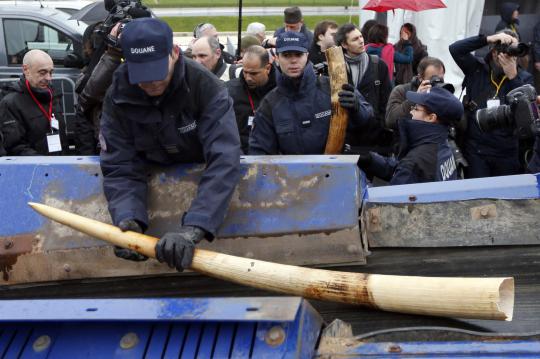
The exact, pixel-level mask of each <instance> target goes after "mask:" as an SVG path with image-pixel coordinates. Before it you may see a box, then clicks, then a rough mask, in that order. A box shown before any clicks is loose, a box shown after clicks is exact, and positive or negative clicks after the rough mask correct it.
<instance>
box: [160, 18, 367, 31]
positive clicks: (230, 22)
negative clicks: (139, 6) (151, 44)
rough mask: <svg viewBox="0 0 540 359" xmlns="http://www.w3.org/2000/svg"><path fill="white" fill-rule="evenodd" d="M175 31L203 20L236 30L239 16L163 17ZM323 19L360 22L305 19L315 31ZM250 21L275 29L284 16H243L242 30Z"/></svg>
mask: <svg viewBox="0 0 540 359" xmlns="http://www.w3.org/2000/svg"><path fill="white" fill-rule="evenodd" d="M162 19H163V20H164V21H166V22H167V23H168V24H169V26H170V27H171V28H172V29H173V31H174V32H192V31H193V28H195V26H197V24H200V23H201V22H209V23H212V24H213V25H214V26H215V27H216V28H217V29H218V30H219V31H236V30H237V27H238V17H234V16H195V17H163V18H162ZM321 20H334V21H335V22H337V23H338V24H344V23H346V22H349V21H351V20H352V22H353V23H355V24H358V16H353V17H352V19H349V16H306V17H305V18H304V21H305V23H306V25H307V27H308V28H309V29H310V30H312V31H313V28H314V27H315V24H316V23H318V22H319V21H321ZM250 22H262V23H263V24H265V25H266V30H267V31H273V30H275V29H277V28H279V27H281V26H283V16H242V30H243V31H245V29H246V26H247V25H248V24H249V23H250Z"/></svg>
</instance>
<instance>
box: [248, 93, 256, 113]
mask: <svg viewBox="0 0 540 359" xmlns="http://www.w3.org/2000/svg"><path fill="white" fill-rule="evenodd" d="M247 94H248V100H249V105H250V106H251V111H252V112H253V114H254V115H255V106H254V105H253V99H252V98H251V94H250V93H249V90H248V91H247Z"/></svg>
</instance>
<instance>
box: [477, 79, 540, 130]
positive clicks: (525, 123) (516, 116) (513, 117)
mask: <svg viewBox="0 0 540 359" xmlns="http://www.w3.org/2000/svg"><path fill="white" fill-rule="evenodd" d="M506 103H507V104H506V105H500V106H497V107H491V108H483V109H481V110H478V111H477V112H476V123H477V124H478V126H479V127H480V129H481V130H482V131H483V132H489V131H493V130H494V129H497V128H509V127H515V128H516V129H517V131H518V134H519V136H520V137H521V138H529V137H532V135H533V130H532V126H533V125H535V124H536V125H538V123H539V122H540V118H539V116H538V106H537V105H536V90H535V89H534V87H533V86H531V85H523V86H520V87H518V88H516V89H514V90H512V91H510V92H509V93H508V94H507V95H506Z"/></svg>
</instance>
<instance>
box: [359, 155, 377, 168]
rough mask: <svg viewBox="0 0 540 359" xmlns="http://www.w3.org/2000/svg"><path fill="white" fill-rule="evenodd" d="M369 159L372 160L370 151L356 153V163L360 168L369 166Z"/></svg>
mask: <svg viewBox="0 0 540 359" xmlns="http://www.w3.org/2000/svg"><path fill="white" fill-rule="evenodd" d="M371 161H373V157H372V156H371V152H365V153H360V154H358V162H356V163H357V165H358V167H360V168H366V167H369V165H370V164H371Z"/></svg>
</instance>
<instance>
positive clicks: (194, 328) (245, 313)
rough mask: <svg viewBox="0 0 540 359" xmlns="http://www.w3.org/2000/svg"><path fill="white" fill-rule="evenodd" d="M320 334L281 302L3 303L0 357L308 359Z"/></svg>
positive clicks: (307, 310) (308, 313) (303, 313)
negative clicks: (162, 309) (197, 308)
mask: <svg viewBox="0 0 540 359" xmlns="http://www.w3.org/2000/svg"><path fill="white" fill-rule="evenodd" d="M198 305H203V306H204V308H203V310H200V311H197V310H195V311H194V308H195V307H197V306H198ZM257 305H258V306H259V309H260V312H259V314H258V315H257V314H253V313H256V311H255V310H254V308H256V306H257ZM159 307H165V308H168V309H167V310H166V315H164V314H163V312H161V311H160V310H159V309H158V308H159ZM89 308H94V309H95V310H90V311H88V309H89ZM321 326H322V319H321V317H320V316H319V315H318V314H317V313H316V312H315V310H314V309H313V308H312V307H311V305H310V304H309V303H308V302H307V301H305V300H302V299H300V298H288V297H279V298H235V299H223V298H212V299H207V298H200V299H128V300H127V299H113V300H102V301H96V300H43V301H6V302H2V303H1V304H0V357H1V358H70V359H71V358H180V357H181V358H311V357H312V356H313V355H314V353H315V345H316V342H317V339H318V335H319V333H320V329H321Z"/></svg>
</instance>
